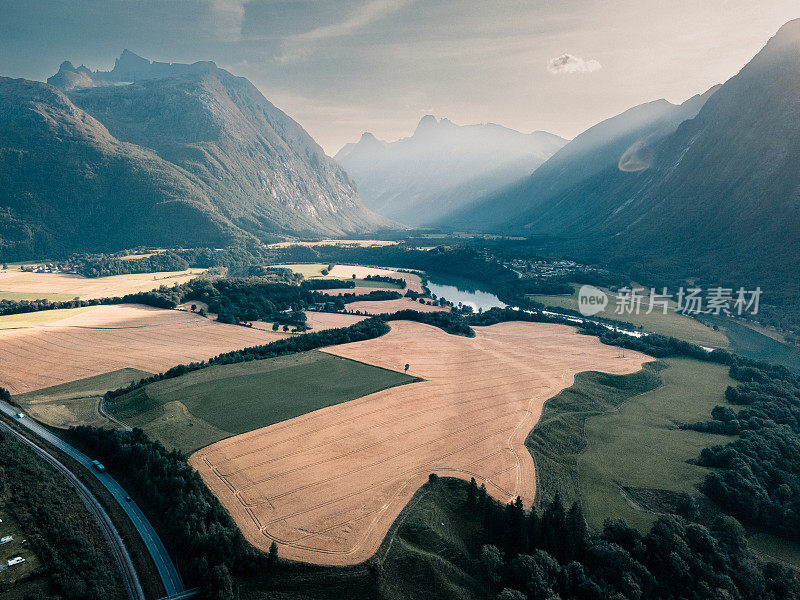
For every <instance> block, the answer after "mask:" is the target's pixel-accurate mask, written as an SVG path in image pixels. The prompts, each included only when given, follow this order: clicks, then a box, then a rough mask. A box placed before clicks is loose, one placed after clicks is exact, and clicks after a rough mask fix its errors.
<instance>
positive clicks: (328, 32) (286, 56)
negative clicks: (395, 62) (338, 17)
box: [275, 0, 413, 63]
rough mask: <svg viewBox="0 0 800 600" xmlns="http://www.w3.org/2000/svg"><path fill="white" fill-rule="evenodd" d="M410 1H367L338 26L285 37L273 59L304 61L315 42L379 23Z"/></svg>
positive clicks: (288, 61)
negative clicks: (281, 46) (281, 49)
mask: <svg viewBox="0 0 800 600" xmlns="http://www.w3.org/2000/svg"><path fill="white" fill-rule="evenodd" d="M412 1H413V0H369V1H368V2H366V3H365V4H363V5H362V6H360V7H359V8H357V9H356V10H354V11H353V12H352V13H351V14H350V16H348V17H347V18H346V19H345V20H343V21H340V22H339V23H333V24H331V25H322V26H320V27H316V28H314V29H311V30H309V31H306V32H303V33H298V34H296V35H293V36H291V37H288V38H287V39H286V40H285V42H284V47H283V53H282V54H280V55H278V56H275V61H276V62H279V63H293V62H302V61H304V60H307V59H308V58H309V57H310V56H311V54H312V53H313V51H314V47H315V46H316V45H317V44H318V43H319V42H322V41H325V40H328V39H331V38H337V37H343V36H347V35H352V34H354V33H357V32H358V31H360V30H361V29H363V28H364V27H366V26H367V25H369V24H371V23H374V22H375V21H379V20H380V19H383V18H385V17H387V16H389V15H391V14H392V13H395V12H397V11H398V10H400V9H401V8H403V7H405V6H407V5H408V4H411V2H412Z"/></svg>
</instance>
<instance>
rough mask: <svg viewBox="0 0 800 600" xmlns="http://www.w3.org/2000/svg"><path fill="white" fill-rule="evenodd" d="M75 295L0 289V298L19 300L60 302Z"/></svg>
mask: <svg viewBox="0 0 800 600" xmlns="http://www.w3.org/2000/svg"><path fill="white" fill-rule="evenodd" d="M74 297H75V296H71V295H70V294H56V293H49V292H4V291H0V300H13V301H15V302H19V301H21V300H52V301H53V302H61V301H64V300H72V299H73V298H74Z"/></svg>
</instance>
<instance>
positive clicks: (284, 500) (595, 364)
mask: <svg viewBox="0 0 800 600" xmlns="http://www.w3.org/2000/svg"><path fill="white" fill-rule="evenodd" d="M476 331H477V336H476V338H474V339H470V338H464V337H459V336H452V335H448V334H446V333H444V332H442V331H441V330H439V329H436V328H434V327H430V326H427V325H422V324H418V323H409V322H397V323H392V331H391V332H390V333H389V334H388V335H387V336H384V337H382V338H379V339H378V340H367V341H364V342H356V343H353V344H345V345H341V346H334V347H331V348H327V349H326V350H325V351H326V352H329V353H331V354H335V355H338V356H343V357H346V358H350V359H353V360H358V361H362V362H365V363H368V364H373V365H376V366H380V367H383V368H387V369H393V370H398V371H403V370H404V365H405V364H406V363H408V364H409V365H410V368H409V371H408V373H409V374H410V375H414V376H417V377H420V378H422V379H423V380H424V381H422V382H419V383H413V384H409V385H405V386H400V387H395V388H391V389H388V390H384V391H380V392H377V393H374V394H371V395H369V396H365V397H362V398H359V399H357V400H352V401H350V402H347V403H344V404H339V405H336V406H332V407H328V408H325V409H322V410H318V411H315V412H312V413H308V414H305V415H302V416H300V417H296V418H294V419H291V420H289V421H284V422H282V423H277V424H275V425H272V426H269V427H266V428H263V429H259V430H256V431H252V432H250V433H246V434H242V435H239V436H236V437H233V438H229V439H227V440H223V441H221V442H218V443H216V444H213V445H211V446H209V447H207V448H204V449H202V450H200V451H198V452H197V453H195V454H194V455H193V456H192V457H191V459H190V461H191V463H192V464H193V465H194V466H195V467H196V468H197V469H198V470H199V471H200V473H201V475H203V477H204V479H205V480H206V482H207V483H208V485H209V486H210V487H211V489H212V491H214V492H215V494H217V496H218V497H219V498H220V499H221V501H222V502H223V504H224V505H225V506H226V508H228V510H230V511H231V514H232V515H233V516H234V518H235V519H236V521H237V523H238V524H239V525H240V527H241V528H242V530H243V531H244V533H245V535H246V536H247V538H248V539H249V540H250V541H251V542H252V543H254V544H255V545H256V546H258V547H261V548H267V547H268V546H269V544H270V543H271V541H272V540H275V541H277V542H278V543H279V545H280V548H281V554H282V555H283V556H285V557H287V558H291V559H296V560H303V561H308V562H313V563H320V564H339V565H341V564H355V563H358V562H360V561H363V560H365V559H366V558H368V557H369V556H371V555H372V554H373V553H374V552H375V551H376V550H377V548H378V546H379V545H380V543H381V541H382V540H383V537H384V536H385V534H386V531H387V530H388V528H389V527H390V525H391V523H392V522H393V521H394V519H395V518H396V517H397V515H398V514H399V513H400V511H401V510H402V508H403V506H405V504H406V503H407V502H408V500H409V499H410V498H411V496H412V495H413V494H414V492H415V491H416V490H417V489H418V488H419V486H420V485H421V484H422V483H424V482H425V481H426V480H427V478H428V475H429V474H430V473H432V472H435V473H438V474H439V475H448V476H456V477H462V478H465V479H469V477H475V478H476V479H477V480H478V481H479V483H485V484H486V486H487V489H488V491H489V493H490V494H491V495H493V496H494V497H496V498H498V499H499V500H502V501H504V502H507V501H509V500H511V499H513V498H514V497H516V496H517V495H519V496H521V497H522V498H523V501H524V502H525V503H526V505H530V504H531V502H532V500H533V494H534V490H535V477H534V465H533V460H532V458H531V456H530V454H529V453H528V451H527V450H526V449H525V447H524V445H523V444H524V440H525V437H526V436H527V434H528V432H529V431H530V429H531V428H532V427H533V426H534V424H535V423H536V421H537V420H538V418H539V416H540V414H541V410H542V406H543V404H544V402H545V401H546V400H547V399H548V398H550V397H552V396H553V395H555V394H556V393H557V392H558V391H559V390H561V389H563V388H564V387H568V386H569V385H571V384H572V381H573V377H574V374H575V373H577V372H579V371H585V370H595V369H596V370H602V371H606V372H611V373H630V372H634V371H636V370H638V369H639V368H640V367H641V364H642V363H643V362H645V361H646V360H648V359H647V357H645V356H644V355H641V354H637V353H628V354H627V355H626V358H624V359H622V358H618V357H617V352H616V351H615V350H614V349H612V348H609V347H607V346H603V345H602V344H600V342H599V341H598V340H596V339H595V338H590V337H588V336H580V335H578V334H577V333H575V331H574V330H573V329H571V328H569V327H564V326H558V325H542V324H531V323H503V324H499V325H494V326H492V327H488V328H478V329H476Z"/></svg>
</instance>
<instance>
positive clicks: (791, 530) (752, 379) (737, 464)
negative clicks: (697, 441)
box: [683, 364, 800, 542]
mask: <svg viewBox="0 0 800 600" xmlns="http://www.w3.org/2000/svg"><path fill="white" fill-rule="evenodd" d="M730 374H731V377H732V378H733V379H735V380H737V381H738V382H739V384H738V385H737V386H736V387H729V388H728V389H727V390H726V392H725V399H726V400H727V402H728V403H729V405H730V406H717V407H716V408H714V410H713V411H712V413H711V417H712V418H711V420H709V421H706V422H703V423H693V424H685V425H683V426H684V427H686V428H689V429H694V430H697V431H703V432H708V433H718V434H723V435H730V436H738V437H736V438H735V439H733V438H732V439H731V442H730V443H728V444H725V445H717V446H713V447H711V448H706V449H705V450H703V451H702V453H701V454H700V456H699V457H698V458H697V461H696V462H697V464H699V465H702V466H705V467H711V468H713V469H714V470H713V471H711V473H709V475H708V477H707V478H706V480H705V482H704V483H703V488H702V489H703V492H705V494H706V495H708V496H709V497H710V498H711V499H712V500H714V502H716V503H717V504H718V505H719V506H721V507H722V508H723V509H724V510H725V511H726V512H728V513H730V514H732V515H734V516H735V517H736V518H737V519H739V520H740V521H741V522H742V523H745V524H747V525H750V526H752V527H755V528H757V529H759V530H765V531H769V532H771V533H774V534H776V535H779V536H782V537H784V538H786V539H789V540H792V541H795V542H797V541H800V451H798V450H799V449H800V377H798V376H797V375H794V374H792V373H790V372H788V371H787V370H786V369H783V368H780V367H772V366H769V365H764V364H760V365H758V364H734V365H733V366H732V367H731V370H730Z"/></svg>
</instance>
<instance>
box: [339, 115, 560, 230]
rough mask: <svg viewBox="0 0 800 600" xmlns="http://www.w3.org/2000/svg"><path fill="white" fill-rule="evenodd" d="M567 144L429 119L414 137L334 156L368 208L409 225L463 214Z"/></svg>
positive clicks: (351, 147) (371, 141)
mask: <svg viewBox="0 0 800 600" xmlns="http://www.w3.org/2000/svg"><path fill="white" fill-rule="evenodd" d="M566 143H567V140H565V139H563V138H560V137H558V136H556V135H553V134H550V133H547V132H544V131H535V132H533V133H530V134H524V133H520V132H518V131H515V130H513V129H508V128H506V127H502V126H500V125H495V124H492V123H489V124H484V125H466V126H459V125H456V124H455V123H453V122H451V121H450V120H448V119H438V120H437V119H436V118H435V117H434V116H432V115H427V116H425V117H423V118H422V120H420V122H419V125H417V128H416V130H415V131H414V133H413V135H411V136H410V137H407V138H403V139H401V140H398V141H396V142H391V143H387V142H384V141H382V140H379V139H377V138H376V137H375V136H374V135H373V134H371V133H364V135H363V136H362V137H361V139H360V140H359V141H358V142H357V143H355V144H347V145H345V146H344V147H343V148H342V149H341V150H340V151H339V152H338V153H337V154H336V156H335V159H336V160H337V161H338V162H339V164H341V165H342V166H343V167H344V168H345V170H346V171H347V173H348V174H349V175H350V176H351V177H352V178H353V179H354V180H355V182H356V184H357V185H358V191H359V195H360V197H361V199H362V201H363V202H364V204H365V205H366V206H367V207H368V208H370V209H372V210H374V211H375V212H377V213H378V214H381V215H383V216H385V217H388V218H391V219H394V220H396V221H399V222H401V223H404V224H406V225H411V226H420V225H426V224H428V223H430V222H432V221H436V220H438V219H441V218H445V217H446V216H447V215H450V214H452V213H454V212H457V211H459V210H460V209H461V208H463V207H464V206H466V205H469V204H471V203H473V202H475V201H476V200H478V199H479V198H482V197H484V196H487V195H489V194H491V193H493V192H495V191H497V190H500V189H502V188H504V187H505V186H507V185H509V184H511V183H514V182H516V181H518V180H519V179H520V178H522V177H525V176H526V175H529V174H530V173H531V172H532V171H533V170H534V169H536V167H538V166H539V165H541V164H542V163H543V162H545V161H546V160H547V159H548V158H549V157H550V156H552V155H553V153H554V152H556V151H557V150H558V149H559V148H561V147H562V146H563V145H564V144H566Z"/></svg>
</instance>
